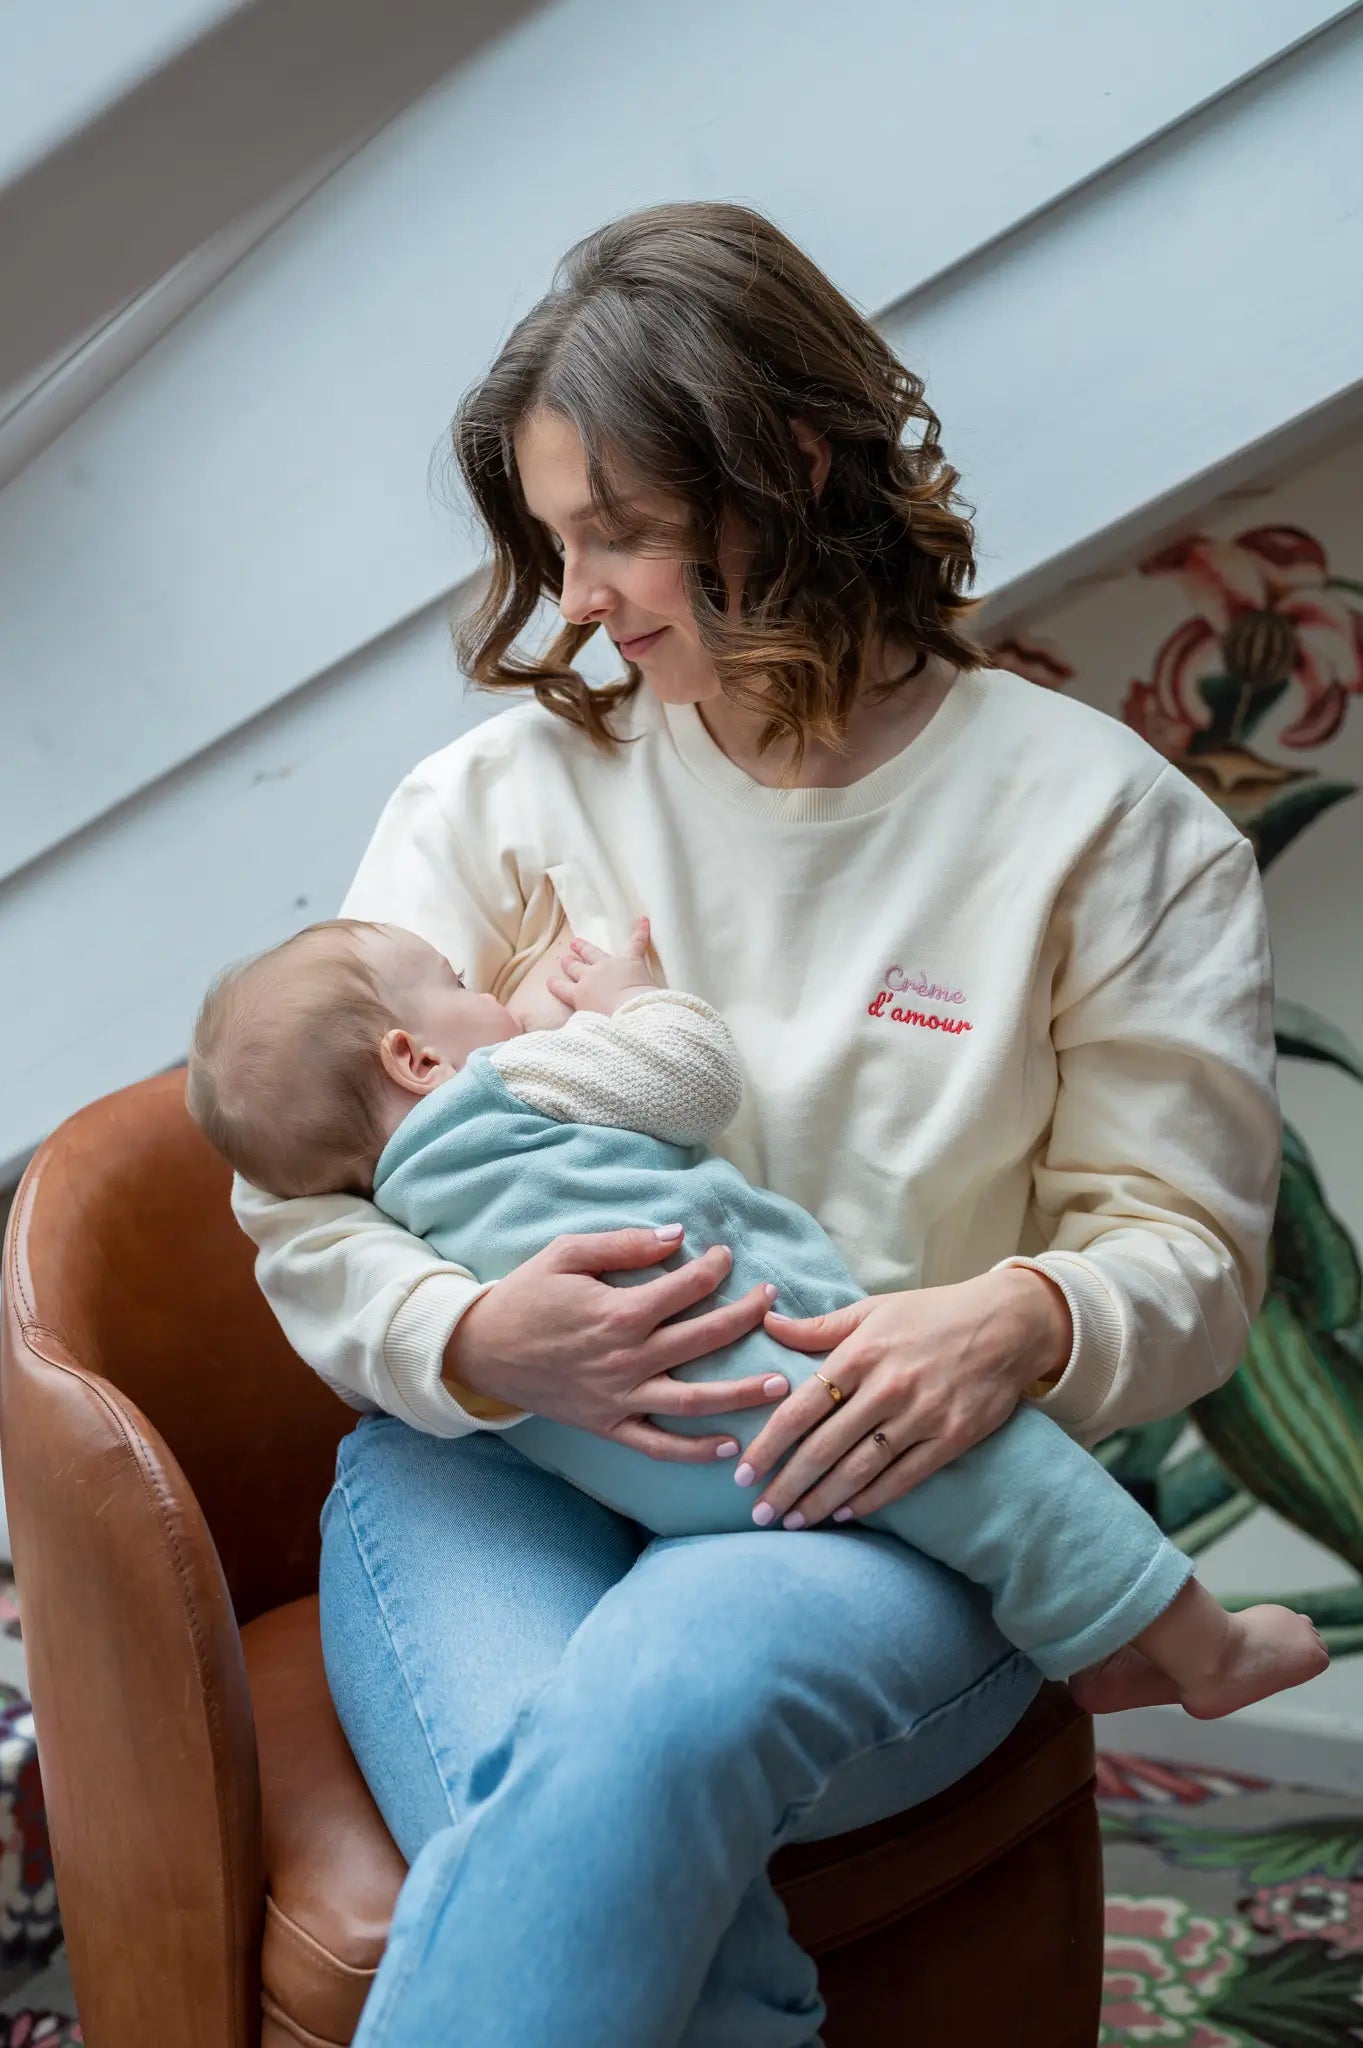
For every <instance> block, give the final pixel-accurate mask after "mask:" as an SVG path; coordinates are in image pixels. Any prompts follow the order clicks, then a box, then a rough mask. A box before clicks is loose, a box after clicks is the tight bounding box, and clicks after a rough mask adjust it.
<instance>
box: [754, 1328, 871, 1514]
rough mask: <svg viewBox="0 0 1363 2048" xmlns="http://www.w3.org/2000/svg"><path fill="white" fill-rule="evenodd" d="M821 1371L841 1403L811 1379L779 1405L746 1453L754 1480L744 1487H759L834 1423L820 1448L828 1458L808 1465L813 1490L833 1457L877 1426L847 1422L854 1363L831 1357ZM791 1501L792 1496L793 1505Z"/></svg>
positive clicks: (822, 1363) (808, 1481)
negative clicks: (812, 1435)
mask: <svg viewBox="0 0 1363 2048" xmlns="http://www.w3.org/2000/svg"><path fill="white" fill-rule="evenodd" d="M817 1369H818V1371H819V1372H821V1373H822V1374H823V1375H824V1378H825V1379H829V1380H831V1381H832V1382H833V1385H834V1386H835V1387H839V1388H841V1390H842V1400H841V1401H836V1402H835V1401H834V1399H833V1396H832V1395H831V1394H830V1392H829V1391H828V1388H827V1387H826V1386H825V1385H824V1383H823V1380H821V1379H816V1378H814V1377H813V1376H812V1375H811V1377H810V1379H809V1381H808V1382H807V1384H806V1385H805V1386H803V1387H797V1388H796V1389H795V1392H794V1393H793V1394H792V1395H791V1397H790V1399H789V1400H788V1401H783V1402H782V1403H781V1406H780V1407H779V1408H778V1409H777V1410H776V1413H775V1414H774V1415H773V1416H772V1417H771V1418H770V1420H769V1421H768V1422H766V1423H764V1424H763V1426H762V1428H761V1429H760V1430H759V1431H758V1432H757V1435H756V1436H755V1437H754V1438H753V1440H752V1442H751V1443H750V1444H749V1445H748V1448H747V1450H746V1451H745V1452H744V1453H743V1465H742V1467H741V1468H740V1469H742V1470H744V1471H747V1472H750V1473H751V1474H752V1477H751V1478H750V1479H747V1480H744V1481H743V1482H741V1483H742V1484H745V1485H749V1486H755V1485H758V1484H759V1483H760V1482H761V1481H762V1480H763V1479H764V1478H765V1477H766V1475H767V1473H768V1472H770V1470H771V1468H772V1466H773V1465H775V1464H776V1463H777V1462H778V1461H779V1460H780V1459H781V1458H783V1457H784V1456H785V1454H786V1452H787V1451H789V1450H791V1449H792V1448H793V1447H794V1445H796V1444H797V1443H799V1441H800V1439H801V1438H802V1437H804V1436H806V1435H807V1434H808V1433H809V1431H810V1430H812V1429H815V1428H816V1427H821V1425H822V1424H824V1423H826V1422H829V1421H830V1420H831V1419H833V1418H836V1420H837V1423H838V1427H837V1429H836V1430H835V1431H834V1433H833V1435H832V1436H831V1437H822V1440H821V1444H820V1450H821V1452H824V1453H826V1454H827V1457H825V1458H824V1459H823V1460H822V1462H820V1464H819V1465H818V1466H817V1468H816V1469H812V1470H811V1469H810V1467H809V1466H808V1465H806V1471H807V1472H808V1474H809V1476H808V1477H807V1479H806V1481H805V1484H806V1485H812V1484H813V1481H814V1480H815V1479H816V1478H817V1477H818V1476H819V1473H821V1472H823V1471H824V1470H825V1469H826V1466H827V1459H828V1458H829V1457H836V1456H840V1455H841V1454H842V1452H843V1451H845V1450H846V1449H847V1448H848V1447H849V1445H850V1444H851V1443H853V1442H855V1440H856V1438H857V1437H858V1436H862V1435H865V1433H866V1430H867V1428H868V1427H873V1426H874V1425H868V1424H867V1423H866V1422H865V1421H863V1420H862V1419H861V1418H860V1417H859V1418H858V1421H857V1423H850V1422H849V1421H848V1419H847V1408H848V1405H849V1403H850V1400H851V1397H852V1394H853V1392H854V1391H855V1388H856V1384H857V1380H858V1377H859V1373H858V1369H857V1367H856V1366H855V1365H854V1364H853V1363H852V1362H851V1360H850V1359H848V1358H845V1357H841V1358H840V1355H839V1353H838V1352H836V1351H833V1352H830V1353H829V1355H828V1357H827V1358H825V1359H821V1360H820V1362H819V1365H818V1368H817ZM793 1498H794V1496H793V1495H792V1496H791V1499H793ZM787 1504H789V1503H787Z"/></svg>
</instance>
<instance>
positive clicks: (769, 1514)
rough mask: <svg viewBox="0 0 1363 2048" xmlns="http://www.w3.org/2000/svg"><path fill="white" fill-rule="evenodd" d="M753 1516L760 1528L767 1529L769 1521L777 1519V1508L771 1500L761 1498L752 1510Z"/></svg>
mask: <svg viewBox="0 0 1363 2048" xmlns="http://www.w3.org/2000/svg"><path fill="white" fill-rule="evenodd" d="M752 1518H753V1520H754V1521H755V1522H756V1524H757V1526H758V1528H759V1529H765V1528H766V1526H767V1524H768V1522H774V1521H775V1520H776V1510H775V1508H774V1507H773V1506H772V1504H771V1502H770V1501H769V1500H760V1501H759V1502H758V1503H757V1506H756V1507H755V1508H754V1509H753V1511H752Z"/></svg>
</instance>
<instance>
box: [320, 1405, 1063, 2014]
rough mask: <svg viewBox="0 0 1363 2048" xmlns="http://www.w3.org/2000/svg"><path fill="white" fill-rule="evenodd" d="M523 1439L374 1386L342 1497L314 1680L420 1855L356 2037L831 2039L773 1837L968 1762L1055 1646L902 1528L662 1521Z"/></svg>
mask: <svg viewBox="0 0 1363 2048" xmlns="http://www.w3.org/2000/svg"><path fill="white" fill-rule="evenodd" d="M514 1437H515V1432H514V1431H511V1432H510V1433H508V1434H507V1435H499V1434H494V1433H491V1432H487V1431H484V1432H479V1433H477V1434H475V1435H472V1436H467V1437H461V1438H458V1439H455V1440H446V1439H442V1438H437V1437H432V1436H427V1435H424V1434H422V1433H420V1432H418V1431H416V1430H412V1429H409V1428H408V1427H407V1426H406V1425H405V1424H403V1423H401V1422H397V1421H395V1420H394V1419H392V1418H391V1417H388V1416H371V1417H366V1418H365V1419H364V1420H363V1421H362V1422H361V1423H360V1424H359V1426H358V1427H357V1428H356V1429H355V1431H354V1432H353V1433H352V1434H351V1435H350V1436H348V1437H347V1438H346V1439H345V1440H344V1441H343V1443H342V1444H341V1447H340V1453H339V1456H338V1459H337V1474H336V1484H335V1487H334V1488H333V1490H332V1492H331V1494H330V1495H329V1496H328V1499H327V1503H326V1506H325V1508H324V1510H323V1515H322V1536H323V1541H322V1581H321V1585H322V1639H323V1648H324V1651H325V1655H326V1666H327V1676H328V1680H329V1683H330V1686H331V1690H332V1694H333V1697H334V1698H335V1701H336V1706H337V1710H338V1712H339V1714H340V1717H341V1721H342V1724H343V1726H344V1728H345V1731H346V1734H347V1736H348V1738H349V1740H350V1744H351V1746H352V1748H353V1749H354V1752H355V1755H356V1757H357V1758H358V1760H359V1764H360V1768H361V1769H362V1771H363V1772H364V1775H365V1777H366V1779H367V1780H368V1782H369V1785H370V1786H371V1788H372V1790H373V1793H374V1796H375V1798H376V1800H377V1801H378V1804H379V1807H380V1810H381V1811H382V1813H383V1816H384V1818H385V1820H386V1821H387V1823H388V1826H389V1828H390V1829H391V1831H392V1833H393V1835H394V1838H395V1839H396V1841H397V1843H398V1845H399V1847H400V1848H401V1849H402V1851H403V1853H404V1855H405V1856H406V1857H407V1858H408V1860H409V1862H410V1863H411V1865H412V1868H411V1871H410V1873H409V1875H408V1878H407V1882H406V1884H405V1885H404V1887H403V1890H402V1895H401V1897H400V1899H399V1901H398V1909H397V1914H396V1917H395V1919H394V1922H393V1929H392V1934H391V1937H390V1940H389V1944H388V1949H387V1953H386V1955H385V1957H384V1960H383V1963H382V1966H381V1968H380V1970H379V1973H378V1977H377V1979H376V1981H375V1984H374V1987H373V1990H372V1992H371V1994H370V1997H369V2000H368V2003H367V2004H366V2007H365V2012H364V2017H363V2020H362V2022H361V2025H360V2030H359V2032H358V2034H357V2035H356V2037H355V2043H356V2048H400V2044H401V2048H436V2044H439V2048H547V2044H550V2043H552V2044H553V2048H817V2043H818V2038H819V2036H818V2029H819V2025H820V2022H821V2020H822V2018H823V2011H824V2008H823V2005H822V2003H821V2001H820V1998H819V1993H818V1986H817V1982H816V1977H815V1970H814V1965H813V1963H812V1962H811V1960H810V1958H809V1957H808V1956H807V1955H806V1954H805V1952H804V1951H803V1950H802V1949H801V1948H800V1947H799V1946H798V1944H797V1943H796V1942H795V1940H794V1939H793V1937H792V1935H791V1933H790V1931H789V1927H788V1925H787V1921H786V1916H785V1912H784V1909H783V1908H782V1906H781V1904H780V1902H779V1900H778V1899H777V1896H776V1894H775V1892H774V1890H773V1888H772V1886H771V1883H770V1881H769V1879H768V1877H767V1875H766V1867H767V1864H768V1861H769V1859H770V1858H771V1856H772V1854H773V1852H774V1851H775V1850H776V1849H778V1848H779V1847H781V1846H782V1845H783V1844H784V1843H787V1842H792V1841H809V1840H813V1839H816V1838H818V1837H820V1836H827V1835H835V1834H840V1833H842V1832H843V1831H844V1830H846V1829H848V1828H855V1827H861V1826H864V1825H866V1824H868V1823H869V1822H871V1821H874V1820H878V1819H882V1818H884V1817H885V1816H887V1815H889V1814H892V1813H896V1812H899V1811H901V1810H902V1809H903V1808H905V1807H908V1806H912V1805H914V1804H916V1803H917V1802H919V1801H921V1800H924V1799H927V1798H930V1797H931V1796H932V1794H933V1793H935V1792H938V1791H940V1790H941V1789H942V1788H943V1787H944V1786H946V1785H949V1784H951V1783H952V1782H953V1781H954V1780H955V1779H956V1778H958V1777H961V1776H962V1775H963V1774H964V1773H965V1772H967V1771H969V1770H971V1769H972V1768H973V1767H974V1766H975V1765H976V1764H977V1763H979V1762H980V1761H981V1759H982V1758H984V1757H985V1756H987V1755H988V1754H989V1752H990V1751H991V1750H992V1749H994V1748H995V1747H996V1746H997V1745H998V1743H999V1742H1000V1741H1002V1739H1003V1737H1004V1736H1005V1735H1007V1734H1008V1732H1009V1730H1010V1729H1011V1728H1012V1727H1013V1726H1014V1725H1015V1724H1016V1722H1017V1721H1018V1720H1019V1719H1020V1717H1021V1715H1022V1714H1023V1712H1024V1711H1025V1709H1026V1707H1027V1705H1028V1704H1029V1702H1030V1701H1031V1699H1032V1697H1033V1695H1034V1693H1035V1691H1036V1689H1037V1685H1038V1683H1039V1680H1038V1675H1037V1672H1036V1670H1035V1668H1034V1667H1033V1666H1032V1665H1031V1664H1030V1663H1029V1661H1028V1660H1027V1659H1026V1658H1025V1657H1024V1656H1022V1655H1021V1653H1020V1652H1018V1651H1015V1650H1013V1649H1012V1648H1010V1646H1009V1644H1008V1643H1007V1642H1005V1640H1004V1639H1003V1637H1002V1636H1001V1635H1000V1634H999V1632H998V1630H997V1629H996V1628H995V1626H994V1623H993V1621H992V1620H991V1618H990V1614H989V1608H988V1602H987V1599H986V1596H985V1595H984V1594H983V1593H982V1592H981V1591H980V1590H979V1589H977V1588H976V1587H973V1586H971V1585H968V1584H967V1583H966V1582H965V1580H963V1579H961V1578H958V1577H957V1576H956V1575H955V1574H954V1573H952V1572H950V1571H948V1570H947V1569H946V1568H945V1567H944V1566H942V1565H940V1564H937V1563H934V1562H933V1561H932V1560H931V1559H929V1558H926V1557H924V1556H922V1555H920V1554H919V1553H918V1552H916V1551H915V1550H913V1549H911V1548H910V1547H909V1546H908V1545H906V1544H905V1543H903V1542H901V1541H900V1540H899V1539H898V1538H896V1537H894V1536H889V1535H883V1534H880V1533H878V1532H876V1531H873V1530H869V1529H864V1528H858V1527H854V1526H848V1527H846V1528H842V1527H836V1526H824V1527H821V1528H816V1529H806V1530H800V1531H798V1532H796V1531H787V1530H782V1529H780V1528H779V1527H778V1528H775V1529H770V1530H756V1529H754V1530H751V1531H745V1532H743V1533H741V1534H732V1535H727V1534H726V1535H701V1536H673V1537H653V1538H650V1537H649V1536H648V1535H647V1533H646V1532H645V1531H644V1530H642V1529H641V1528H640V1527H639V1526H638V1524H636V1523H634V1522H632V1521H630V1520H628V1519H627V1518H626V1517H625V1516H623V1515H620V1514H617V1513H616V1512H615V1511H614V1510H612V1509H610V1508H608V1507H606V1506H604V1505H603V1504H602V1503H600V1502H599V1501H596V1500H594V1499H592V1498H591V1497H590V1496H589V1495H586V1494H584V1493H581V1492H579V1491H578V1490H577V1489H576V1488H575V1487H573V1486H571V1485H569V1484H568V1483H567V1482H566V1481H565V1480H563V1479H562V1478H560V1477H559V1476H558V1475H556V1474H554V1473H552V1472H548V1471H545V1470H544V1469H543V1468H541V1467H539V1466H537V1465H534V1464H532V1463H531V1462H530V1460H529V1459H527V1458H525V1457H523V1456H522V1455H521V1453H520V1452H518V1451H517V1449H516V1447H515V1441H514ZM906 2048H907V2044H906ZM925 2048H926V2044H925Z"/></svg>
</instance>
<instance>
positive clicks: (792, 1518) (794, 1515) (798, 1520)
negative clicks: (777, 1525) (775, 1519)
mask: <svg viewBox="0 0 1363 2048" xmlns="http://www.w3.org/2000/svg"><path fill="white" fill-rule="evenodd" d="M804 1525H805V1518H804V1516H803V1515H802V1514H801V1513H800V1511H799V1509H798V1508H793V1509H792V1510H791V1512H790V1513H789V1514H788V1515H783V1516H782V1518H781V1527H782V1528H783V1529H803V1528H804Z"/></svg>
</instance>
